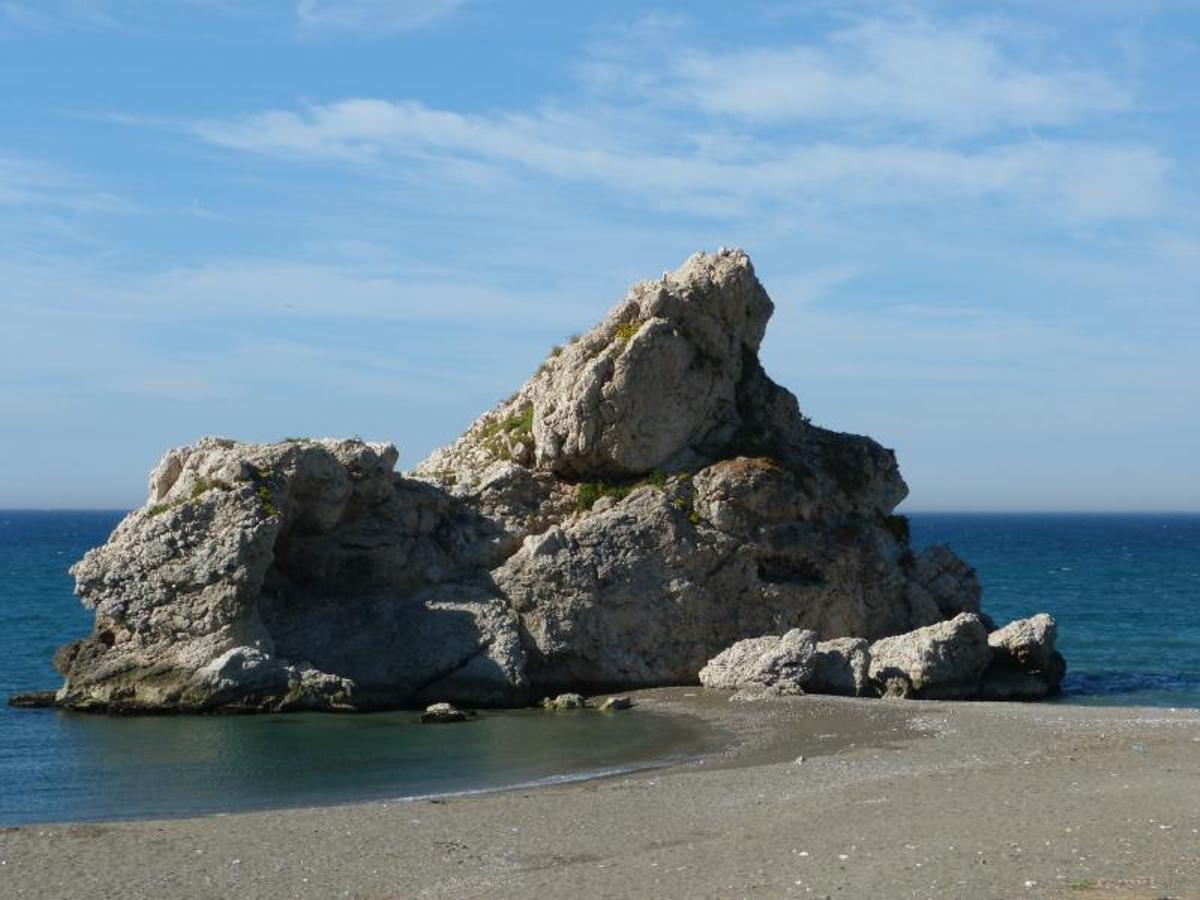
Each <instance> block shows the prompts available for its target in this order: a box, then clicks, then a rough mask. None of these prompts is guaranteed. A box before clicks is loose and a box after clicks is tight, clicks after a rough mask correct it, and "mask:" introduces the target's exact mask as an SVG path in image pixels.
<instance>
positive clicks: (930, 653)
mask: <svg viewBox="0 0 1200 900" xmlns="http://www.w3.org/2000/svg"><path fill="white" fill-rule="evenodd" d="M991 661H992V650H991V648H990V647H989V646H988V635H987V629H986V628H984V625H983V622H982V621H981V620H980V618H979V617H978V616H977V615H974V614H973V613H959V614H958V615H957V616H955V617H954V618H953V619H950V620H948V621H945V622H938V623H937V624H935V625H928V626H926V627H924V628H918V629H916V630H914V631H910V632H907V633H906V634H901V635H897V636H895V637H887V638H883V639H881V640H878V641H875V643H873V644H872V645H871V668H870V678H871V681H872V682H873V683H874V684H875V685H876V687H877V688H878V689H879V690H880V691H881V693H884V694H887V695H898V696H911V697H914V698H918V699H927V700H949V699H966V698H969V697H974V696H975V695H976V694H977V693H978V692H979V685H980V680H981V679H982V677H983V673H984V671H986V669H987V667H988V665H989V664H990V663H991Z"/></svg>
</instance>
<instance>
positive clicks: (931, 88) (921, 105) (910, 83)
mask: <svg viewBox="0 0 1200 900" xmlns="http://www.w3.org/2000/svg"><path fill="white" fill-rule="evenodd" d="M1004 37H1005V32H1004V31H1003V30H1002V29H1001V28H1000V27H999V26H997V25H995V24H987V25H970V24H968V25H953V26H951V25H945V24H939V25H934V24H932V23H930V22H929V21H926V20H905V21H885V20H873V21H864V22H861V23H859V24H857V25H855V26H854V27H852V28H848V29H844V30H841V31H837V32H834V33H832V34H830V35H827V36H826V38H825V40H823V41H822V42H820V43H808V44H795V45H790V46H785V47H771V48H751V49H746V50H737V51H734V52H730V53H709V52H705V51H698V50H692V51H688V52H684V53H682V54H681V55H679V56H678V58H677V60H676V61H675V62H674V63H673V64H672V65H670V66H669V67H668V68H667V70H666V71H665V72H663V73H662V75H661V77H660V79H659V80H658V82H657V83H655V84H653V85H650V86H649V87H650V88H652V89H653V90H654V91H656V92H658V93H659V94H660V95H662V94H665V96H667V97H670V98H672V99H673V100H675V101H676V102H681V103H685V104H688V105H691V106H695V107H697V108H699V109H701V110H703V111H705V112H708V113H712V114H717V115H726V116H733V117H736V118H740V119H746V120H750V121H754V122H764V123H785V122H814V121H815V122H831V121H834V122H839V121H840V122H854V123H868V124H869V125H870V126H871V127H872V128H876V129H877V128H879V127H880V126H884V125H897V124H899V125H918V126H923V127H928V128H932V129H936V130H940V131H946V132H951V133H961V134H971V133H980V132H986V131H991V130H995V129H1003V128H1012V127H1018V128H1020V127H1027V126H1041V125H1062V124H1066V123H1069V122H1074V121H1078V120H1079V119H1081V118H1084V117H1088V116H1094V115H1097V114H1107V113H1113V112H1117V111H1120V110H1124V109H1127V108H1128V107H1129V105H1130V103H1131V100H1132V97H1131V94H1130V92H1129V91H1128V90H1127V89H1125V88H1123V87H1121V86H1120V85H1118V84H1116V83H1114V82H1113V81H1112V80H1111V79H1110V78H1109V77H1108V76H1107V75H1105V74H1104V73H1102V72H1099V71H1095V70H1090V69H1087V68H1083V67H1079V66H1071V65H1069V64H1063V63H1060V62H1058V61H1054V62H1045V61H1042V62H1040V64H1037V63H1033V62H1029V61H1026V60H1025V59H1023V58H1022V56H1021V54H1020V53H1019V52H1017V51H1016V50H1014V49H1012V48H1011V47H1009V46H1006V44H1005V41H1004Z"/></svg>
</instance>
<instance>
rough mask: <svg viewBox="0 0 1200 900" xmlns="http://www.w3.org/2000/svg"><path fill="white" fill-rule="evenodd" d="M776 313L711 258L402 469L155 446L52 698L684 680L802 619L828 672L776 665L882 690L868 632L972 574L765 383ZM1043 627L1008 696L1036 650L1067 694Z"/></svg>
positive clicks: (376, 699)
mask: <svg viewBox="0 0 1200 900" xmlns="http://www.w3.org/2000/svg"><path fill="white" fill-rule="evenodd" d="M771 311H772V304H771V301H770V299H769V298H768V296H767V294H766V292H765V291H764V290H763V287H762V285H761V284H759V282H758V280H757V278H756V277H755V275H754V270H753V267H752V266H751V264H750V260H749V259H748V257H747V256H746V255H745V254H744V253H742V252H741V251H737V250H721V251H719V252H717V253H716V254H712V255H706V254H696V255H695V256H693V257H691V258H690V259H689V260H687V261H686V262H685V263H684V265H683V266H682V267H681V268H679V269H678V270H677V271H675V272H674V273H671V274H667V275H664V276H663V277H662V278H661V279H659V280H657V281H647V282H643V283H641V284H638V285H636V286H634V287H633V288H632V289H631V291H630V293H629V294H628V296H627V297H626V298H625V299H624V300H623V301H622V302H621V303H619V304H618V305H617V306H616V307H614V309H613V310H612V311H611V312H610V313H609V314H608V315H607V316H606V317H605V318H604V320H603V321H602V322H601V323H600V324H599V325H597V326H596V327H595V328H593V329H592V330H591V331H589V332H587V333H586V334H584V335H582V336H581V337H578V338H576V339H574V340H572V341H571V342H569V343H568V344H567V345H565V346H563V347H561V348H555V349H554V351H553V352H552V353H551V355H550V356H549V357H548V358H547V359H546V361H545V362H544V363H543V364H542V366H541V367H540V368H539V369H538V371H537V372H536V373H535V374H534V375H533V377H532V378H530V380H529V381H528V382H526V383H525V384H524V385H523V386H522V387H521V388H520V389H519V390H518V391H517V392H516V393H515V394H514V395H513V396H512V397H511V398H510V399H509V400H507V401H505V402H503V403H501V404H500V405H498V406H497V407H496V408H495V409H493V410H491V411H489V412H487V413H485V414H484V415H483V416H481V417H480V418H479V419H478V420H477V421H476V422H475V423H474V424H473V425H472V426H471V428H470V429H469V430H468V431H467V432H466V433H465V434H464V435H463V436H462V437H461V438H459V439H458V440H457V441H456V442H454V443H453V444H452V445H450V446H449V447H446V448H444V449H442V450H439V451H437V452H435V453H434V454H432V455H431V456H430V457H429V458H428V459H427V460H425V461H424V462H423V463H421V464H420V465H419V466H418V467H417V468H416V470H415V471H414V472H412V473H410V474H406V475H401V474H397V473H396V472H395V471H394V467H395V463H396V459H397V452H396V449H395V448H394V447H393V446H391V445H388V444H367V443H363V442H362V441H358V440H351V441H334V440H291V441H285V442H281V443H276V444H242V443H237V442H234V441H230V440H224V439H218V438H206V439H204V440H202V441H200V442H199V443H197V444H195V445H193V446H190V447H184V448H178V449H174V450H171V451H168V453H167V454H166V456H164V457H163V460H162V461H161V462H160V463H159V465H158V467H157V468H156V469H155V470H154V472H153V473H152V474H151V478H150V493H149V497H148V498H147V501H146V504H145V505H144V506H143V507H142V508H140V509H138V510H135V511H133V512H132V513H130V514H129V515H128V516H127V517H126V518H125V520H124V521H123V522H122V523H121V524H120V525H119V526H118V527H117V529H116V530H115V531H114V533H113V535H112V536H111V538H110V539H109V541H108V542H107V543H106V544H105V545H104V546H102V547H99V548H96V549H94V550H92V551H90V552H89V553H88V554H87V555H86V556H85V557H84V558H83V559H82V560H81V561H80V562H78V563H77V564H76V565H75V566H74V567H73V569H72V572H73V574H74V575H75V578H76V588H77V592H78V593H79V594H80V596H81V597H82V598H83V602H84V603H85V604H86V605H88V606H90V607H93V608H94V609H95V612H96V623H95V628H94V630H93V632H92V634H90V635H89V636H88V637H86V638H83V639H82V640H79V641H76V642H74V643H72V644H69V645H67V646H66V647H63V648H62V649H61V650H60V651H59V652H58V654H57V655H56V658H55V664H56V666H57V668H58V669H59V671H60V672H61V673H62V674H63V675H64V676H65V679H66V681H65V684H64V685H63V687H62V688H61V689H60V690H59V691H58V693H57V695H56V702H57V703H58V704H59V705H61V706H66V707H72V708H79V709H107V710H122V711H139V710H146V711H149V710H213V709H222V710H248V709H249V710H255V709H262V710H278V709H297V708H307V709H370V708H380V707H414V708H417V707H420V708H423V707H425V706H426V705H427V704H429V703H432V702H446V701H449V702H452V703H456V704H460V705H497V706H505V705H518V704H524V703H528V702H529V701H530V700H532V699H534V698H538V697H542V696H545V695H547V694H553V693H554V692H555V691H556V690H558V689H566V688H571V689H580V690H587V691H595V690H602V689H619V688H631V687H641V686H650V685H661V684H673V683H676V684H677V683H695V682H696V681H697V678H698V675H699V673H700V670H701V669H702V668H703V667H704V666H705V665H706V663H707V662H708V661H709V659H710V658H711V657H713V656H715V655H716V654H718V653H719V652H720V651H722V650H724V649H725V648H727V647H729V646H730V645H732V644H734V643H735V642H737V641H739V640H742V639H746V638H760V637H763V636H766V635H772V634H785V633H791V632H797V630H803V631H804V632H805V635H806V636H805V641H807V643H805V644H804V648H807V651H811V652H813V653H815V654H816V656H815V657H814V659H813V660H812V664H811V665H809V664H808V663H807V662H804V661H802V660H800V659H799V657H798V656H797V658H796V660H794V661H792V662H791V663H789V664H788V665H787V666H782V667H781V668H779V671H785V672H792V673H793V674H795V673H796V672H803V673H804V677H805V678H806V679H807V683H808V684H809V686H810V688H811V687H812V686H813V685H818V684H829V685H832V686H834V687H832V688H831V689H837V690H841V691H843V692H854V693H866V692H869V691H870V690H871V688H870V684H871V683H870V681H869V679H868V678H867V671H868V669H867V667H868V665H869V661H868V657H867V655H866V651H865V650H864V649H863V648H864V647H865V641H878V640H879V639H881V638H886V637H889V636H894V635H899V634H904V633H906V632H910V631H912V630H913V629H919V628H922V627H924V626H931V625H935V624H937V623H940V622H943V621H945V620H951V619H954V617H956V616H959V615H960V614H963V613H968V614H975V613H978V612H979V594H980V590H979V584H978V582H977V580H976V578H975V575H974V573H973V572H972V570H971V569H970V568H969V567H968V566H967V565H966V564H965V563H963V562H962V561H961V560H959V559H958V558H957V557H956V556H954V554H953V553H951V552H950V551H949V550H948V549H946V548H944V547H937V548H933V549H931V550H929V551H926V552H924V553H922V554H919V555H918V554H914V552H913V551H912V549H911V547H910V546H909V539H908V532H907V523H906V521H905V520H904V519H903V517H898V516H894V515H892V511H893V509H894V508H895V506H896V504H897V503H899V502H900V501H901V500H902V499H903V498H904V497H905V495H906V493H907V488H906V486H905V484H904V481H903V480H902V479H901V477H900V473H899V471H898V469H897V466H896V460H895V456H894V455H893V453H892V452H891V451H890V450H886V449H884V448H883V447H881V446H879V445H878V444H877V443H875V442H874V441H872V440H870V439H869V438H865V437H859V436H856V435H849V434H840V433H836V432H832V431H827V430H825V429H822V428H819V427H817V426H815V425H813V424H811V423H810V422H809V421H808V420H807V419H806V418H805V417H804V416H803V415H801V413H800V410H799V408H798V405H797V402H796V398H795V397H794V396H793V395H792V394H791V393H790V392H788V391H787V390H785V389H784V388H782V387H780V386H778V385H776V384H775V383H774V382H772V381H771V380H770V379H769V378H768V377H767V375H766V374H765V373H764V372H763V369H762V367H761V365H760V364H759V360H758V348H759V344H760V342H761V341H762V338H763V334H764V332H765V329H766V325H767V321H768V319H769V318H770V315H771ZM972 617H973V618H975V617H974V616H973V615H972ZM976 621H979V620H978V619H976ZM1050 626H1051V627H1048V626H1046V625H1045V624H1044V623H1042V624H1040V625H1038V626H1037V627H1030V628H1025V629H1023V630H1021V629H1018V630H1016V631H1013V632H1012V633H1011V634H1008V633H1005V634H1004V635H1001V640H1000V643H999V644H998V645H997V648H998V649H996V650H995V651H994V652H995V653H997V654H1002V655H1004V659H1005V660H1007V661H1008V663H1009V664H1011V665H1010V668H1011V667H1013V666H1015V667H1016V668H1014V669H1013V671H1012V672H1011V673H1010V675H1011V677H1007V680H1005V681H1004V686H1003V690H1002V691H1001V690H1000V689H999V688H997V691H999V692H1001V693H1004V692H1007V693H1005V694H1004V695H1006V696H1021V695H1023V694H1022V692H1025V693H1028V690H1027V688H1028V687H1029V681H1028V674H1029V673H1028V671H1026V670H1027V669H1028V666H1026V667H1025V669H1022V668H1021V665H1024V664H1023V663H1019V662H1018V661H1019V660H1026V659H1029V660H1036V661H1037V665H1039V666H1041V667H1042V668H1041V669H1039V670H1038V671H1043V670H1044V671H1048V672H1050V673H1051V674H1052V675H1053V673H1057V675H1058V677H1061V671H1060V669H1059V668H1056V666H1057V663H1056V662H1055V661H1054V660H1053V658H1052V657H1054V656H1056V654H1054V653H1053V646H1052V640H1053V628H1052V621H1051V623H1050ZM1018 632H1019V633H1018ZM797 633H798V632H797ZM1046 635H1049V639H1050V645H1049V647H1048V648H1047V646H1046V643H1045V640H1044V638H1045V636H1046ZM849 638H854V639H859V640H848V639H849ZM834 639H842V640H834ZM1039 640H1040V641H1041V643H1040V644H1039ZM817 641H822V642H824V643H821V644H819V645H818V644H816V642H817ZM809 644H811V645H812V647H809ZM802 649H803V648H802ZM983 649H984V651H987V650H988V646H987V644H986V643H985V644H984V647H983ZM807 651H806V652H807ZM789 652H792V651H789ZM795 652H796V653H799V651H798V650H797V651H795ZM801 655H803V654H801ZM789 659H790V657H789ZM1047 659H1050V660H1051V661H1050V662H1047V661H1046V660H1047ZM1058 661H1061V657H1058ZM772 671H774V670H772ZM797 677H798V676H797ZM1034 680H1035V681H1036V680H1037V679H1036V677H1035V678H1034ZM1044 681H1045V679H1043V682H1044Z"/></svg>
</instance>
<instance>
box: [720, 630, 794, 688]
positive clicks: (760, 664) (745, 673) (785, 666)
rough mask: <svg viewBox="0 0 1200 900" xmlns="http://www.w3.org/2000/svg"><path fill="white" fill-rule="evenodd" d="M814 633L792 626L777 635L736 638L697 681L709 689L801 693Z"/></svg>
mask: <svg viewBox="0 0 1200 900" xmlns="http://www.w3.org/2000/svg"><path fill="white" fill-rule="evenodd" d="M816 652H817V636H816V635H815V634H813V632H811V631H802V630H800V629H799V628H794V629H792V630H791V631H789V632H787V633H786V634H783V635H780V636H779V637H775V636H767V637H758V638H747V639H746V640H744V641H738V642H737V643H736V644H734V645H733V646H732V647H729V648H728V649H727V650H723V651H722V652H720V653H718V654H717V655H716V656H715V657H713V658H712V659H711V660H709V662H708V665H706V666H705V667H704V668H703V669H701V670H700V683H701V684H702V685H704V686H705V687H713V688H731V689H735V690H737V689H744V688H763V689H765V690H769V691H771V692H772V693H777V694H802V693H804V688H803V685H804V684H805V683H806V682H807V681H808V680H809V679H810V678H811V677H812V672H813V656H814V655H815V654H816Z"/></svg>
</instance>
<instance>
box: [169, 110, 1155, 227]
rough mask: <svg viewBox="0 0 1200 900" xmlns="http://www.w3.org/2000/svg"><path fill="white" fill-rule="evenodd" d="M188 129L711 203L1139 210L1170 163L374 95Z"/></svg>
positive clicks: (329, 157) (359, 157) (732, 209)
mask: <svg viewBox="0 0 1200 900" xmlns="http://www.w3.org/2000/svg"><path fill="white" fill-rule="evenodd" d="M576 124H577V125H578V127H573V126H574V125H576ZM192 130H193V131H194V133H195V134H197V135H198V136H200V137H201V138H203V139H204V140H206V141H208V142H210V143H213V144H217V145H220V146H224V147H228V148H232V149H236V150H242V151H248V152H253V153H258V154H263V155H267V156H275V157H281V158H292V159H308V160H325V161H339V162H348V163H355V164H360V165H364V166H369V167H379V168H380V169H381V170H386V169H387V168H388V167H394V166H395V164H396V163H397V161H404V160H407V161H409V162H411V163H414V164H429V163H434V164H437V163H442V164H451V163H454V164H464V163H470V164H480V163H482V164H487V165H491V166H495V167H498V168H507V167H514V166H515V167H519V168H521V169H523V170H525V171H526V172H528V173H532V174H534V175H536V176H538V177H544V176H550V177H552V178H555V179H560V180H563V181H577V182H592V183H595V184H599V185H602V186H604V187H606V188H610V189H616V190H618V191H621V192H624V193H626V194H628V195H631V196H634V197H637V198H638V199H640V200H642V201H648V202H650V203H652V204H656V205H660V206H665V207H668V208H674V209H683V210H688V211H692V212H699V213H707V214H715V215H747V214H752V213H754V212H756V211H758V210H760V209H761V208H762V206H763V205H767V206H772V205H775V204H779V203H782V204H785V205H803V204H806V203H814V202H822V201H831V200H833V199H836V202H837V204H838V205H839V206H840V207H843V208H844V207H851V208H853V207H864V206H865V207H870V206H873V205H888V204H896V203H902V204H913V203H917V204H924V203H928V202H936V201H939V200H944V199H951V200H953V199H959V198H961V199H981V198H983V199H988V198H1001V199H1010V200H1015V201H1018V202H1020V203H1022V204H1028V205H1030V206H1033V207H1035V208H1037V209H1039V210H1042V211H1045V212H1047V213H1052V214H1054V215H1056V216H1060V217H1065V218H1069V219H1080V220H1086V221H1090V220H1104V219H1111V218H1125V217H1130V216H1132V217H1138V216H1144V215H1147V214H1149V213H1152V212H1153V211H1155V210H1156V209H1157V208H1158V206H1159V203H1160V201H1161V198H1162V194H1163V179H1164V176H1165V174H1166V171H1167V169H1168V166H1169V163H1168V161H1167V160H1166V159H1165V158H1164V157H1163V156H1162V155H1161V154H1160V153H1159V152H1158V151H1156V150H1155V149H1154V148H1152V147H1148V146H1141V145H1136V144H1131V145H1117V144H1106V143H1096V142H1088V141H1037V140H1027V141H1022V142H1018V143H1008V144H994V145H991V146H985V147H983V148H982V149H971V150H968V149H960V148H957V147H954V146H944V145H919V144H912V143H899V142H893V143H883V144H869V145H865V146H863V145H857V144H850V143H837V142H832V141H831V142H823V143H807V144H793V143H789V142H787V141H781V142H765V141H758V140H752V141H746V142H742V143H741V144H740V145H737V144H730V143H728V142H726V143H722V144H719V145H718V147H717V150H716V152H713V150H712V148H711V145H709V144H705V143H703V142H699V143H698V142H697V141H695V140H692V139H689V140H688V142H687V143H686V144H684V145H675V146H669V145H662V144H659V145H655V146H641V145H639V144H637V143H633V142H631V141H630V140H628V139H626V138H624V137H623V136H622V135H621V134H620V133H618V132H612V133H608V134H604V133H600V134H598V133H597V132H596V130H595V128H594V122H593V121H592V120H590V119H588V117H586V116H583V115H580V116H578V117H573V116H571V115H569V114H565V113H552V114H544V113H537V114H526V115H515V114H495V115H468V114H463V113H458V112H453V111H450V110H441V109H435V108H431V107H428V106H426V105H424V104H422V103H419V102H416V101H404V102H395V103H394V102H389V101H386V100H377V99H353V100H344V101H339V102H336V103H330V104H325V105H315V106H310V107H308V108H306V109H304V110H301V111H290V110H272V111H268V112H264V113H261V114H257V115H253V116H250V117H247V118H243V119H239V120H234V121H206V122H199V123H195V124H194V125H193V126H192ZM581 138H582V139H581Z"/></svg>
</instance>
